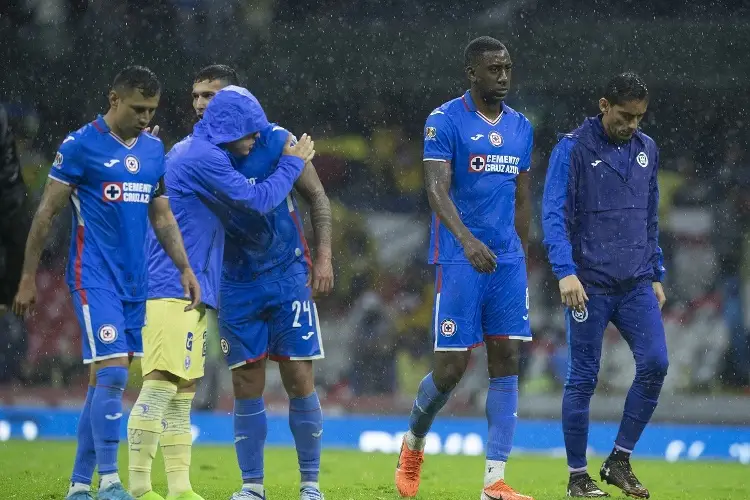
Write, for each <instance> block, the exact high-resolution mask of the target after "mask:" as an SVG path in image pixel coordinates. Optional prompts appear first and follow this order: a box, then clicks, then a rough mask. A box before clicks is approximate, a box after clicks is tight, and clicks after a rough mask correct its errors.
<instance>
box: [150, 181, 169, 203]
mask: <svg viewBox="0 0 750 500" xmlns="http://www.w3.org/2000/svg"><path fill="white" fill-rule="evenodd" d="M166 194H167V185H166V184H165V183H164V176H163V175H162V176H161V177H159V180H158V181H156V185H155V186H154V194H153V195H152V196H151V198H152V199H153V198H158V197H160V196H166Z"/></svg>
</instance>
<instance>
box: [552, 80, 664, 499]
mask: <svg viewBox="0 0 750 500" xmlns="http://www.w3.org/2000/svg"><path fill="white" fill-rule="evenodd" d="M604 95H605V96H604V97H603V98H602V99H600V101H599V107H600V110H601V112H602V113H601V114H600V115H599V116H596V117H592V118H587V119H586V120H585V121H584V122H583V124H582V125H581V126H580V127H579V128H577V129H576V130H574V131H573V132H572V133H569V134H566V135H564V136H563V137H562V138H561V140H560V142H559V143H558V145H557V146H556V147H555V149H554V151H553V152H552V157H551V158H550V164H549V169H548V171H547V179H546V183H545V188H544V199H543V207H542V212H543V221H542V226H543V230H544V245H545V247H546V249H547V253H548V256H549V260H550V263H551V264H552V269H553V271H554V273H555V275H556V276H557V278H558V279H559V280H560V295H561V298H562V301H563V303H564V304H565V306H567V307H566V311H565V315H566V323H567V334H568V344H569V353H570V355H569V360H568V363H569V367H568V377H567V380H566V384H565V393H564V396H563V431H564V434H565V445H566V449H567V455H568V466H569V468H570V472H571V477H570V482H569V486H568V490H569V493H570V495H571V496H574V497H575V496H579V497H582V496H586V497H592V496H593V497H596V496H607V495H606V493H604V492H603V491H602V490H600V489H599V488H598V487H597V486H596V484H595V483H594V482H593V480H592V479H591V477H590V476H589V475H588V473H587V472H586V447H587V438H588V420H589V401H590V400H591V396H592V395H593V393H594V389H595V387H596V382H597V374H598V371H599V362H600V357H601V348H602V338H603V335H604V330H605V328H606V327H607V324H608V323H609V322H610V321H611V322H612V323H614V324H615V326H617V328H618V330H619V331H620V333H621V334H622V335H623V337H624V338H625V340H626V341H627V342H628V344H629V345H630V347H631V349H632V350H633V354H634V357H635V360H636V377H635V381H634V383H633V386H632V387H631V389H630V392H629V393H628V396H627V400H626V402H625V412H624V415H623V420H622V424H621V426H620V431H619V433H618V435H617V439H616V440H615V447H614V449H613V451H612V454H611V455H610V457H609V458H608V459H607V461H606V462H605V463H604V465H602V468H601V471H600V475H601V477H602V480H605V481H607V482H608V483H610V484H613V485H615V486H617V487H619V488H620V489H622V490H623V491H625V492H626V493H628V494H631V495H633V496H636V497H639V498H648V491H647V490H646V489H645V488H644V487H643V486H642V485H641V484H640V482H639V481H638V480H637V478H636V477H635V475H634V474H633V472H632V469H631V467H630V462H629V457H630V453H631V452H632V450H633V448H634V447H635V444H636V442H637V441H638V439H639V438H640V436H641V433H642V432H643V429H644V428H645V426H646V424H647V422H648V421H649V419H650V418H651V415H652V414H653V411H654V409H655V408H656V403H657V399H658V397H659V392H660V390H661V386H662V382H663V380H664V377H665V376H666V372H667V366H668V360H667V350H666V341H665V337H664V327H663V324H662V320H661V311H660V309H661V306H662V305H663V303H664V301H665V297H664V291H663V288H662V285H661V280H662V279H663V277H664V267H663V262H662V260H663V259H662V253H661V249H660V248H659V245H658V234H659V231H658V205H659V190H658V186H657V169H658V164H659V151H658V148H657V147H656V144H655V143H654V141H653V140H652V139H651V138H650V137H648V136H647V135H646V134H644V133H642V132H641V131H639V130H638V124H639V122H640V120H641V118H642V117H643V115H644V113H645V112H646V108H647V106H648V91H647V89H646V86H645V84H644V83H643V81H642V80H641V79H640V78H639V77H638V76H637V75H634V74H632V73H625V74H622V75H618V76H617V77H615V78H614V79H612V80H611V81H610V82H609V84H608V85H607V88H606V90H605V94H604Z"/></svg>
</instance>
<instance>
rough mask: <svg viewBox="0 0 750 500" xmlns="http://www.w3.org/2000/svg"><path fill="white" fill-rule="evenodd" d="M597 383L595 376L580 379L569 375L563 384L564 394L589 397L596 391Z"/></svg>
mask: <svg viewBox="0 0 750 500" xmlns="http://www.w3.org/2000/svg"><path fill="white" fill-rule="evenodd" d="M598 381H599V380H598V377H597V376H596V375H593V376H588V377H580V376H575V375H574V374H571V376H570V377H569V378H568V380H567V382H566V383H565V392H566V393H568V394H583V395H586V396H589V397H591V396H593V395H594V391H596V384H597V382H598Z"/></svg>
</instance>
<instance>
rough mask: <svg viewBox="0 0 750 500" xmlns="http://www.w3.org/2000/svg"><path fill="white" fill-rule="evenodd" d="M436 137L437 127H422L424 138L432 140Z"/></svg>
mask: <svg viewBox="0 0 750 500" xmlns="http://www.w3.org/2000/svg"><path fill="white" fill-rule="evenodd" d="M435 137H437V129H436V128H435V127H426V128H425V129H424V138H425V139H426V140H428V141H434V140H435Z"/></svg>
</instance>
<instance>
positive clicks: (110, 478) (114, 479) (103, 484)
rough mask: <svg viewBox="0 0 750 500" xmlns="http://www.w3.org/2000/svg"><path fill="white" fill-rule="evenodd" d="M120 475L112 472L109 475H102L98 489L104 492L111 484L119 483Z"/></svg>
mask: <svg viewBox="0 0 750 500" xmlns="http://www.w3.org/2000/svg"><path fill="white" fill-rule="evenodd" d="M120 482H121V481H120V474H118V473H117V472H113V473H111V474H104V475H103V476H102V478H101V481H100V482H99V489H100V490H106V489H107V488H109V487H110V486H112V485H113V484H117V483H120Z"/></svg>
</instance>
